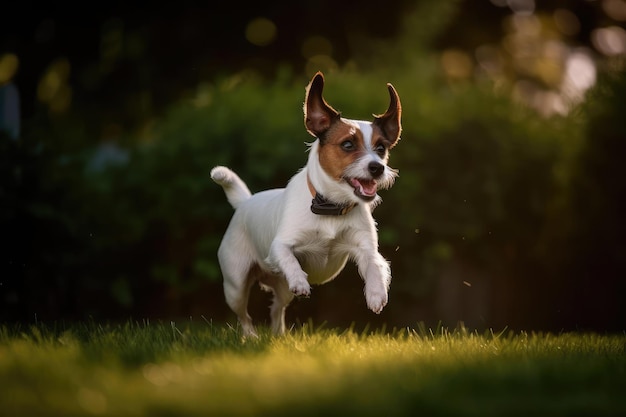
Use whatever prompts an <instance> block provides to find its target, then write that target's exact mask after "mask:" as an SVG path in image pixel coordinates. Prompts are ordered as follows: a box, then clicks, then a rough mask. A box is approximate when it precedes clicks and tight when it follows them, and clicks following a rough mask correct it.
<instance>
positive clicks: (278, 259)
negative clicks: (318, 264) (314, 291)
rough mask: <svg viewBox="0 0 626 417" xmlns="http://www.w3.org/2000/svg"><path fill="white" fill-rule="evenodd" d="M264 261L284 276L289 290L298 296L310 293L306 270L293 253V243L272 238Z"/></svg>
mask: <svg viewBox="0 0 626 417" xmlns="http://www.w3.org/2000/svg"><path fill="white" fill-rule="evenodd" d="M266 261H267V263H268V264H269V265H270V266H271V268H272V269H273V270H274V271H275V272H278V273H282V274H283V275H284V276H285V278H286V279H287V284H289V289H290V290H291V292H293V293H294V294H295V295H298V296H307V297H308V296H309V295H311V285H309V282H308V281H307V274H306V272H304V271H303V270H302V266H300V263H299V262H298V259H297V258H296V256H295V255H294V254H293V245H290V244H288V243H285V242H283V241H281V240H280V239H274V241H273V242H272V245H271V246H270V252H269V256H268V257H267V259H266Z"/></svg>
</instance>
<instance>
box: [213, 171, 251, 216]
mask: <svg viewBox="0 0 626 417" xmlns="http://www.w3.org/2000/svg"><path fill="white" fill-rule="evenodd" d="M211 179H212V180H213V181H215V182H216V183H218V184H219V185H221V186H222V188H223V189H224V193H226V198H227V199H228V202H229V203H230V205H231V206H233V208H235V209H236V208H237V207H239V204H241V203H243V202H244V201H246V200H247V199H249V198H250V196H251V195H252V193H250V190H249V189H248V186H247V185H246V183H245V182H243V181H242V179H241V178H239V176H238V175H237V174H235V173H234V172H233V171H232V170H230V169H228V168H226V167H223V166H216V167H215V168H213V169H212V170H211Z"/></svg>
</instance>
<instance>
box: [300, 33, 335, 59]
mask: <svg viewBox="0 0 626 417" xmlns="http://www.w3.org/2000/svg"><path fill="white" fill-rule="evenodd" d="M332 53H333V45H332V43H330V41H329V40H328V39H326V38H325V37H323V36H310V37H308V38H307V39H306V40H305V41H304V42H303V43H302V55H303V56H304V57H305V58H311V57H312V56H315V55H328V56H331V55H332Z"/></svg>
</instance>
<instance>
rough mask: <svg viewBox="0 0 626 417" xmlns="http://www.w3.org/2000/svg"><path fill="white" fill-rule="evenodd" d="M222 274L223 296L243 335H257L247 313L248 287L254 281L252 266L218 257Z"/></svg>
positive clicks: (249, 287)
mask: <svg viewBox="0 0 626 417" xmlns="http://www.w3.org/2000/svg"><path fill="white" fill-rule="evenodd" d="M220 264H221V268H222V274H223V275H224V296H225V298H226V303H227V304H228V306H229V307H230V309H231V310H232V311H233V312H234V313H235V314H236V315H237V319H238V320H239V323H240V324H241V328H242V330H243V335H244V337H248V336H252V337H257V333H256V330H255V329H254V326H253V324H252V318H251V317H250V314H248V300H249V298H250V289H251V288H252V285H253V284H254V282H255V281H256V276H255V272H254V266H251V265H250V264H249V263H242V262H229V261H228V260H225V259H223V258H222V259H220Z"/></svg>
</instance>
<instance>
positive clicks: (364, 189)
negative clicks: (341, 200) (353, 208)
mask: <svg viewBox="0 0 626 417" xmlns="http://www.w3.org/2000/svg"><path fill="white" fill-rule="evenodd" d="M348 184H350V185H351V186H352V187H353V188H354V194H356V195H357V197H359V198H362V199H363V200H365V201H369V200H373V199H374V198H375V197H376V191H377V189H378V187H377V183H376V180H372V179H365V178H349V179H348Z"/></svg>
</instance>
